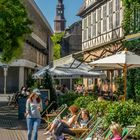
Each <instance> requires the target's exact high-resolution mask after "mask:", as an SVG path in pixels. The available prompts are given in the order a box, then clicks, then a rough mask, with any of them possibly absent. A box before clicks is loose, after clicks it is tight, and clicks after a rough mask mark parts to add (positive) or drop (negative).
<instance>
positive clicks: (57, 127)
mask: <svg viewBox="0 0 140 140" xmlns="http://www.w3.org/2000/svg"><path fill="white" fill-rule="evenodd" d="M69 111H70V113H71V117H70V118H69V119H68V121H67V120H59V119H55V120H54V121H53V123H52V125H51V127H50V129H49V130H48V131H47V132H46V133H44V134H46V135H48V134H49V135H51V134H52V132H54V135H55V136H56V137H59V136H61V135H62V133H65V134H69V135H72V136H75V133H74V132H72V131H71V130H70V129H69V128H72V127H73V126H74V124H75V121H76V116H77V112H78V108H77V107H76V106H75V105H72V106H70V107H69Z"/></svg>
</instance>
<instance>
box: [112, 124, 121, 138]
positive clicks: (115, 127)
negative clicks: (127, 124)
mask: <svg viewBox="0 0 140 140" xmlns="http://www.w3.org/2000/svg"><path fill="white" fill-rule="evenodd" d="M110 130H111V132H112V133H113V138H112V139H111V140H122V138H121V134H122V128H121V126H120V125H119V124H117V123H113V124H111V126H110Z"/></svg>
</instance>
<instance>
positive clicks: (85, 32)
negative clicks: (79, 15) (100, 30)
mask: <svg viewBox="0 0 140 140" xmlns="http://www.w3.org/2000/svg"><path fill="white" fill-rule="evenodd" d="M83 32H84V41H85V40H87V18H85V19H84V30H83Z"/></svg>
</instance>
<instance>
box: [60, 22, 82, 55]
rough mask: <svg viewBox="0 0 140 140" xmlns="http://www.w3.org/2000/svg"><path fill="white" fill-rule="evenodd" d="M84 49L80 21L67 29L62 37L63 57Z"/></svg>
mask: <svg viewBox="0 0 140 140" xmlns="http://www.w3.org/2000/svg"><path fill="white" fill-rule="evenodd" d="M81 50H82V22H81V21H78V22H76V23H74V24H72V25H71V26H70V27H69V28H68V29H66V32H65V35H64V38H63V39H62V50H61V54H62V57H63V56H66V55H69V54H72V53H76V52H78V51H81Z"/></svg>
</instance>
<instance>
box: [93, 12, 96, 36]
mask: <svg viewBox="0 0 140 140" xmlns="http://www.w3.org/2000/svg"><path fill="white" fill-rule="evenodd" d="M92 19H93V25H92V36H93V37H95V36H96V11H95V12H93V17H92Z"/></svg>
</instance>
